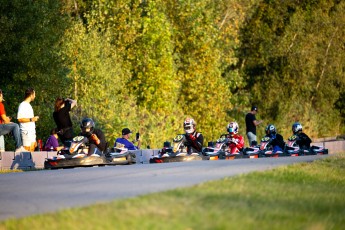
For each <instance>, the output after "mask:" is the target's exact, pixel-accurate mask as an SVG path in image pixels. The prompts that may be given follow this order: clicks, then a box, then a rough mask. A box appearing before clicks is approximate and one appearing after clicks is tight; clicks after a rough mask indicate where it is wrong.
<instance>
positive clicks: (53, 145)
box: [44, 128, 63, 151]
mask: <svg viewBox="0 0 345 230" xmlns="http://www.w3.org/2000/svg"><path fill="white" fill-rule="evenodd" d="M57 132H58V130H57V128H54V129H52V130H51V132H50V136H49V138H48V139H47V141H46V143H45V145H44V150H45V151H59V150H61V149H63V146H59V140H58V138H59V136H58V134H57Z"/></svg>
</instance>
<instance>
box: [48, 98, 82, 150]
mask: <svg viewBox="0 0 345 230" xmlns="http://www.w3.org/2000/svg"><path fill="white" fill-rule="evenodd" d="M76 105H77V101H75V100H72V99H70V98H67V99H63V98H61V97H58V98H56V100H55V106H54V112H53V118H54V121H55V123H56V126H57V128H58V135H59V137H60V140H61V141H62V143H63V144H64V145H65V146H69V144H70V143H71V141H72V139H73V125H72V120H71V117H70V115H69V112H70V111H71V109H72V108H73V107H74V106H76Z"/></svg>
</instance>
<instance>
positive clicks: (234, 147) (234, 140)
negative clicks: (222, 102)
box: [226, 122, 244, 154]
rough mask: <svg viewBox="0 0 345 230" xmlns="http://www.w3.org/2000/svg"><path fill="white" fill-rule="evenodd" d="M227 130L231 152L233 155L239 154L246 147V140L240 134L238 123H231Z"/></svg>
mask: <svg viewBox="0 0 345 230" xmlns="http://www.w3.org/2000/svg"><path fill="white" fill-rule="evenodd" d="M226 130H227V131H228V133H229V134H228V135H227V138H228V139H229V143H228V146H229V152H230V153H231V154H239V152H240V151H241V150H242V149H243V147H244V138H243V137H242V136H241V135H239V134H238V130H239V126H238V124H237V122H230V123H229V124H228V125H227V127H226Z"/></svg>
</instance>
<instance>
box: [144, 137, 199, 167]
mask: <svg viewBox="0 0 345 230" xmlns="http://www.w3.org/2000/svg"><path fill="white" fill-rule="evenodd" d="M203 159H204V157H203V156H202V154H201V153H198V152H189V153H188V152H187V141H186V137H185V134H178V135H177V136H176V137H175V138H174V139H173V147H171V146H170V142H165V143H164V147H163V148H162V149H161V150H160V151H159V152H158V155H157V156H152V157H151V159H150V163H168V162H184V161H194V160H203Z"/></svg>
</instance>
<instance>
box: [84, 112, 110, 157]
mask: <svg viewBox="0 0 345 230" xmlns="http://www.w3.org/2000/svg"><path fill="white" fill-rule="evenodd" d="M80 128H81V133H80V135H81V136H84V137H87V138H88V139H89V144H90V145H89V151H88V154H87V155H88V156H90V155H92V154H98V155H100V154H101V153H102V152H103V151H105V149H106V147H107V142H106V141H105V136H104V133H103V132H102V131H101V130H100V129H95V122H94V121H93V120H92V119H91V118H84V119H83V120H82V121H81V124H80Z"/></svg>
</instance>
